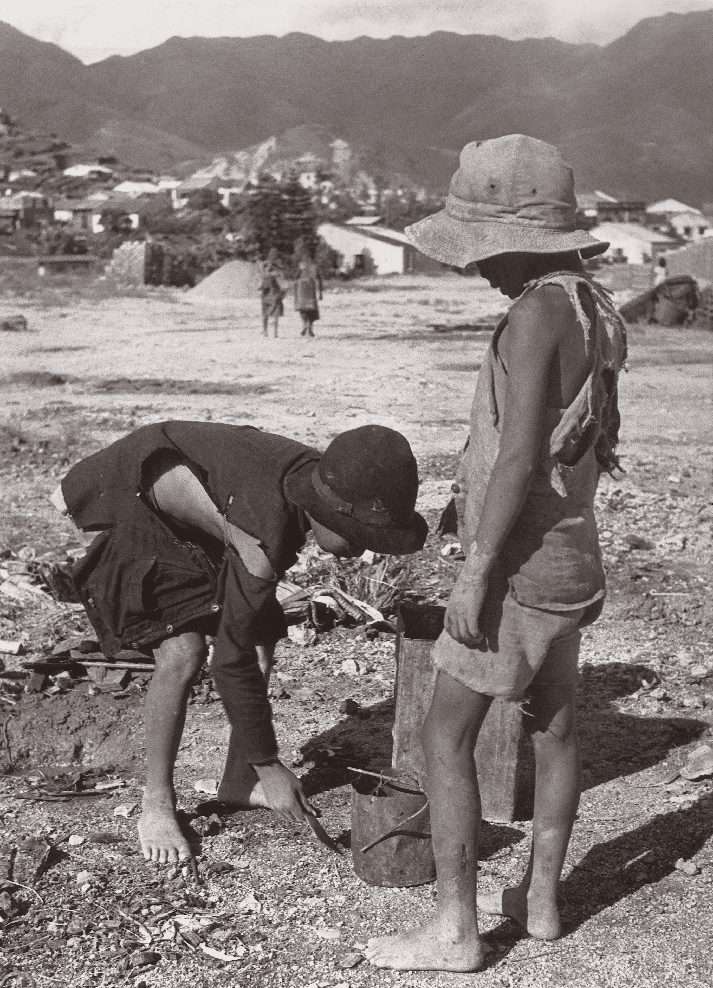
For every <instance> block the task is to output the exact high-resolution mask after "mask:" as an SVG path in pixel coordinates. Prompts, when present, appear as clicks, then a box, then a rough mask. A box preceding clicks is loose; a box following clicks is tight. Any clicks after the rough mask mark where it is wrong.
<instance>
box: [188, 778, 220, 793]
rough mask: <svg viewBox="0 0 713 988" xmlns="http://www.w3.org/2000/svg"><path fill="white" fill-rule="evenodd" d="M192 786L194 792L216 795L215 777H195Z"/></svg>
mask: <svg viewBox="0 0 713 988" xmlns="http://www.w3.org/2000/svg"><path fill="white" fill-rule="evenodd" d="M193 788H194V789H195V791H196V792H200V793H203V795H205V796H217V795H218V783H217V782H216V781H215V779H196V781H195V782H194V783H193Z"/></svg>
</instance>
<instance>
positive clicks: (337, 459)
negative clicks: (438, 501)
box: [318, 425, 418, 525]
mask: <svg viewBox="0 0 713 988" xmlns="http://www.w3.org/2000/svg"><path fill="white" fill-rule="evenodd" d="M318 470H319V477H320V479H321V481H322V483H323V484H325V485H326V486H327V488H329V491H330V492H332V494H334V495H336V497H337V498H339V499H340V500H341V501H343V502H345V503H346V504H348V505H350V506H353V507H354V509H357V510H358V514H359V517H360V518H363V520H366V518H367V517H368V515H369V514H370V513H371V514H372V515H373V521H374V523H375V524H378V523H379V521H380V520H381V519H382V518H384V519H385V518H386V517H387V516H388V518H390V519H391V522H393V523H396V524H400V525H408V524H410V522H411V520H412V518H413V515H414V508H415V506H416V497H417V495H418V467H417V465H416V460H415V459H414V456H413V453H412V452H411V447H410V446H409V444H408V441H407V440H406V439H405V438H404V436H402V435H401V433H399V432H396V431H394V430H393V429H388V428H386V427H385V426H379V425H365V426H360V427H359V428H357V429H350V430H349V431H348V432H343V433H341V434H340V435H339V436H337V437H336V439H334V440H333V441H332V442H331V443H330V445H329V446H328V447H327V450H326V452H325V453H324V455H323V456H322V458H321V459H320V461H319V467H318Z"/></svg>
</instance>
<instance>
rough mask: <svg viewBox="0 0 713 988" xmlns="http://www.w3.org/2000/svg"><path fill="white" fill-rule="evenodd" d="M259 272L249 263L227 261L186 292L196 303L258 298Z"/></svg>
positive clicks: (256, 267) (258, 268)
mask: <svg viewBox="0 0 713 988" xmlns="http://www.w3.org/2000/svg"><path fill="white" fill-rule="evenodd" d="M260 281H261V272H260V267H259V265H257V264H253V263H251V262H250V261H228V263H227V264H224V265H223V266H222V267H220V268H218V270H217V271H214V272H213V273H212V274H209V275H208V277H207V278H204V279H203V281H201V282H199V283H198V284H197V285H196V287H195V288H192V289H191V290H190V292H188V296H187V297H188V298H190V299H192V300H194V301H196V302H224V301H230V300H232V299H244V298H254V299H256V300H257V299H259V297H260Z"/></svg>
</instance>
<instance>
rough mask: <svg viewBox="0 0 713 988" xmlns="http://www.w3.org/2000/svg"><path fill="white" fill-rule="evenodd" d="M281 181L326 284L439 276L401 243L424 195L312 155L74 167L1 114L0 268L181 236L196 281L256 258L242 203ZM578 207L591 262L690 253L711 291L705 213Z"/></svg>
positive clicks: (81, 258) (425, 202) (711, 209)
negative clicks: (320, 253)
mask: <svg viewBox="0 0 713 988" xmlns="http://www.w3.org/2000/svg"><path fill="white" fill-rule="evenodd" d="M288 180H289V181H291V182H292V183H293V186H294V185H295V183H297V184H298V186H299V188H300V189H301V190H302V192H303V201H306V202H307V203H308V207H309V208H310V209H311V211H312V212H311V217H310V222H312V224H313V227H314V231H315V233H316V235H317V237H318V238H320V240H321V241H322V242H323V243H324V244H326V245H327V247H328V248H329V252H330V254H331V258H332V262H331V263H332V266H333V269H334V270H333V271H332V272H331V273H338V274H340V275H342V276H355V275H359V274H361V273H364V274H377V275H389V274H399V273H411V272H415V271H430V272H432V271H434V270H435V269H436V268H437V267H438V265H437V264H436V263H435V262H433V261H429V260H428V259H426V258H424V257H422V256H421V255H420V254H419V253H418V252H417V251H416V250H415V249H414V248H413V247H412V246H411V245H410V244H409V242H408V239H407V238H406V236H405V234H404V233H403V228H404V226H406V225H407V224H408V223H410V222H413V221H415V220H416V219H418V218H420V216H422V215H426V214H427V213H429V212H433V211H435V209H437V208H439V207H440V204H441V203H440V200H439V198H438V197H436V196H430V195H429V194H428V193H427V192H426V190H422V189H415V188H414V187H401V186H398V185H397V186H396V187H389V186H387V185H384V184H383V183H381V184H379V183H377V182H376V181H374V180H373V179H372V178H371V177H370V176H369V175H367V174H365V173H364V172H360V173H359V174H358V176H357V177H356V179H355V180H354V181H352V182H351V183H350V184H349V185H348V186H346V185H345V183H344V181H343V179H342V178H340V176H337V175H335V174H331V173H330V172H329V171H328V170H327V169H326V168H325V164H324V162H322V161H321V160H320V159H319V158H318V157H317V156H315V155H312V154H306V155H302V156H301V157H299V158H296V159H293V160H292V161H289V162H284V163H281V165H280V167H274V166H273V167H269V166H265V165H263V167H262V170H261V171H260V173H259V174H258V173H256V172H255V173H252V174H251V173H250V172H249V171H247V172H246V174H244V175H243V176H242V177H241V178H240V180H236V179H235V178H232V179H226V178H225V177H221V176H220V175H219V174H215V172H214V171H213V172H211V170H210V169H203V170H199V171H197V172H195V173H194V174H193V175H191V176H189V177H187V178H179V177H176V176H173V175H155V174H152V173H151V172H148V171H141V172H137V171H136V170H135V169H133V170H132V169H128V168H127V167H126V166H123V165H122V164H121V163H120V162H119V161H118V160H117V159H116V158H114V157H102V158H97V159H95V160H88V159H87V160H77V152H76V149H72V148H71V147H69V146H68V145H66V144H63V143H62V142H61V141H59V140H57V139H56V138H54V137H53V136H50V137H38V136H37V135H30V136H28V135H25V134H23V133H22V131H21V130H20V129H19V127H18V125H17V123H16V121H15V120H14V119H13V118H12V117H11V116H10V115H9V114H6V113H4V112H2V111H0V263H2V261H3V259H4V260H9V259H11V258H16V259H18V260H19V259H21V258H28V259H29V258H30V257H34V258H37V259H38V263H40V264H41V265H42V267H43V270H45V269H46V268H49V269H52V268H57V269H61V268H66V267H68V266H74V267H82V266H85V267H88V266H90V265H91V264H93V263H94V264H95V263H96V262H97V261H98V260H104V261H108V260H110V257H111V255H112V254H113V253H114V251H116V250H117V248H120V247H121V245H122V243H124V242H127V241H128V242H132V241H133V242H136V241H147V240H148V241H151V240H154V239H156V240H159V241H160V240H161V239H168V240H170V239H171V235H173V239H174V240H175V235H176V234H179V233H180V232H181V230H184V232H190V231H193V233H194V234H195V238H196V239H197V240H201V239H202V240H203V241H204V242H205V241H206V240H210V241H211V244H212V246H211V248H210V250H209V251H208V254H209V257H208V259H207V260H206V259H203V261H202V262H201V264H199V265H198V266H197V268H196V269H195V270H194V273H193V275H192V276H191V277H192V279H193V280H195V277H196V276H197V277H200V276H202V275H204V274H206V273H209V271H210V270H211V269H214V268H215V267H217V266H219V264H220V263H221V261H222V260H224V259H227V258H229V257H235V256H245V257H249V256H251V255H252V257H253V259H254V258H255V256H256V255H257V254H258V253H260V249H259V248H260V245H259V244H258V243H256V242H255V241H254V240H253V241H251V240H250V237H249V231H247V230H246V228H245V222H244V213H245V211H244V208H243V207H244V206H245V203H246V197H249V194H250V192H251V191H253V190H254V189H255V188H256V187H257V186H258V185H259V183H260V181H268V182H270V181H272V182H274V183H277V184H279V183H284V182H286V181H288ZM578 205H579V216H578V221H579V224H580V225H581V226H582V227H584V228H586V229H588V230H590V232H591V233H592V234H593V235H594V236H596V237H597V238H598V239H600V240H605V241H608V242H609V243H610V247H609V249H608V251H607V252H606V254H604V255H603V256H602V258H601V262H600V263H604V264H635V265H642V264H644V265H645V264H654V263H655V262H656V261H657V259H658V258H659V257H661V256H666V257H669V256H672V257H673V256H676V255H677V254H678V253H679V252H680V251H681V250H682V249H688V248H691V247H695V248H696V250H695V251H694V252H693V255H692V257H693V261H692V263H693V269H691V264H689V263H688V262H686V263H685V264H684V265H683V267H682V268H680V269H681V270H683V271H685V272H686V273H690V274H692V275H694V276H696V277H698V278H702V279H704V280H708V281H710V280H713V204H710V205H709V206H704V208H703V209H698V208H696V207H694V206H691V205H688V204H686V203H684V202H679V201H678V200H677V199H675V198H667V199H663V200H661V201H659V202H654V203H647V202H643V201H638V200H637V201H634V200H628V199H627V200H620V199H617V198H615V197H614V196H611V195H608V194H607V193H606V192H603V191H598V190H596V191H594V192H588V193H582V194H580V195H579V196H578ZM293 208H294V204H293ZM196 214H200V215H201V216H203V218H204V222H203V223H202V224H199V225H198V226H196V225H195V223H194V224H193V226H191V225H190V224H189V225H188V226H187V227H186V226H185V224H184V225H183V226H182V220H185V217H186V216H187V215H192V216H193V217H195V215H196ZM216 240H217V241H218V244H217V246H216ZM221 243H223V244H224V247H225V249H224V250H222V249H221ZM187 280H190V278H187ZM174 283H180V282H176V281H175V280H174Z"/></svg>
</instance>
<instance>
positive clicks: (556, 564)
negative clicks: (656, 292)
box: [456, 272, 626, 611]
mask: <svg viewBox="0 0 713 988" xmlns="http://www.w3.org/2000/svg"><path fill="white" fill-rule="evenodd" d="M546 284H547V285H559V286H560V287H561V288H563V289H564V290H565V291H566V292H567V294H568V296H569V298H570V300H571V302H572V305H573V307H574V310H575V313H576V316H577V323H578V325H579V327H580V328H581V330H582V333H583V334H584V339H585V345H586V349H587V354H588V355H590V357H591V360H592V368H591V371H590V373H589V375H588V377H587V379H586V381H585V382H584V384H583V386H582V388H581V390H580V392H579V394H578V395H577V397H576V398H575V400H574V401H573V402H572V404H571V405H570V406H569V408H564V409H555V408H548V409H547V410H546V420H545V426H546V427H545V433H544V440H543V445H542V448H541V450H540V456H539V459H538V463H537V469H536V471H535V475H534V477H533V481H532V485H531V487H530V490H529V492H528V495H527V498H526V500H525V503H524V505H523V508H522V510H521V512H520V515H519V516H518V519H517V521H516V522H515V524H514V526H513V528H512V529H511V531H510V533H509V534H508V537H507V540H506V542H505V545H504V547H503V549H502V554H501V558H502V562H503V564H504V566H505V570H506V573H507V577H508V581H509V584H510V590H511V593H512V595H513V596H514V597H515V599H516V600H517V601H518V602H519V603H521V604H523V605H525V606H527V607H536V608H540V609H542V610H554V611H561V610H573V609H575V608H579V607H583V606H586V605H587V604H590V603H593V602H594V601H596V600H598V599H600V598H601V597H603V596H604V583H605V580H604V570H603V567H602V560H601V553H600V550H599V541H598V536H597V526H596V521H595V518H594V507H593V505H594V495H595V492H596V488H597V482H598V479H599V474H600V472H601V471H602V470H612V469H614V468H615V467H616V466H618V461H617V459H616V455H615V452H614V450H615V447H616V444H617V441H618V425H619V417H618V411H617V390H616V385H617V377H618V374H619V371H620V369H621V367H622V365H623V362H624V360H625V359H626V331H625V326H624V323H623V321H622V319H621V317H620V316H619V314H618V313H617V312H616V309H615V308H614V306H613V303H612V301H611V298H610V297H609V295H608V293H606V291H605V290H604V289H603V288H602V287H601V286H599V285H597V284H596V283H595V282H593V281H591V280H590V279H589V278H587V277H586V276H584V275H578V274H572V273H566V272H565V273H561V274H550V275H547V276H546V277H544V278H541V279H539V280H538V281H534V282H531V283H530V284H529V285H528V286H527V287H526V289H525V294H527V293H528V292H531V291H534V290H535V289H536V288H539V287H541V286H542V285H546ZM580 292H586V293H588V294H589V295H590V297H591V299H592V301H593V303H594V309H595V314H594V319H593V320H591V321H590V319H589V318H588V316H587V314H586V312H585V310H584V308H583V306H582V302H581V298H580ZM506 325H507V316H506V317H505V318H504V319H503V320H502V321H501V323H500V324H499V325H498V327H497V328H496V330H495V334H494V336H493V340H492V343H491V345H490V347H489V348H488V352H487V354H486V357H485V360H484V362H483V365H482V367H481V370H480V373H479V376H478V383H477V386H476V391H475V397H474V400H473V406H472V410H471V419H470V427H471V434H470V440H469V443H468V446H467V449H466V451H465V453H464V456H463V459H462V461H461V465H460V469H459V472H458V476H457V483H458V487H459V489H460V490H459V494H458V495H457V497H456V508H457V510H458V522H459V524H458V529H459V535H460V538H461V541H462V543H463V546H464V547H467V546H469V545H470V543H471V542H473V540H474V539H475V533H476V530H477V528H478V523H479V520H480V515H481V513H482V509H483V503H484V500H485V493H486V490H487V487H488V482H489V480H490V474H491V473H492V470H493V467H494V465H495V460H496V459H497V456H498V452H499V449H500V434H501V429H502V410H503V403H504V399H505V388H506V380H507V367H506V366H505V363H504V361H503V358H502V355H501V354H500V352H499V350H498V343H499V340H500V336H501V334H502V332H503V330H504V328H505V326H506Z"/></svg>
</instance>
